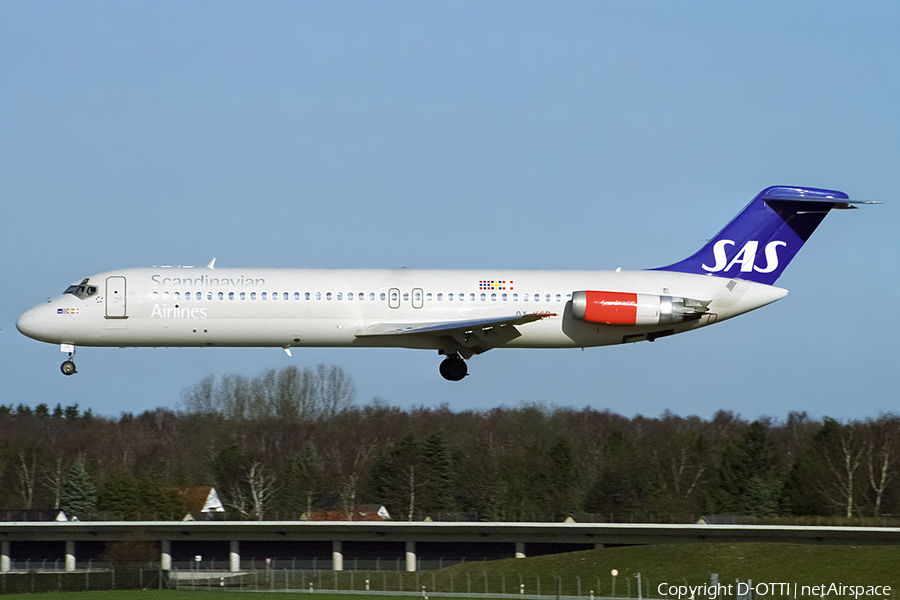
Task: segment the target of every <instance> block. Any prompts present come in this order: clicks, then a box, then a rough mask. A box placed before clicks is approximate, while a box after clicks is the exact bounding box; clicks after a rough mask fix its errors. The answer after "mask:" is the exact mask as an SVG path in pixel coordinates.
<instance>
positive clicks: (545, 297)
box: [544, 294, 550, 302]
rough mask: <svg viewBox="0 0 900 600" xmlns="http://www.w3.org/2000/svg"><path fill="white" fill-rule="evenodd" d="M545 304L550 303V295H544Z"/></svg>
mask: <svg viewBox="0 0 900 600" xmlns="http://www.w3.org/2000/svg"><path fill="white" fill-rule="evenodd" d="M544 302H550V294H544Z"/></svg>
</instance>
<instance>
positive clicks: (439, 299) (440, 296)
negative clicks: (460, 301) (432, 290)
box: [437, 292, 453, 302]
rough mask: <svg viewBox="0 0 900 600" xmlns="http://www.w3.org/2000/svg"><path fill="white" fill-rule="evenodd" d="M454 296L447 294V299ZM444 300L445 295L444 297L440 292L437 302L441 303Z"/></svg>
mask: <svg viewBox="0 0 900 600" xmlns="http://www.w3.org/2000/svg"><path fill="white" fill-rule="evenodd" d="M452 295H453V294H447V298H450V297H451V296H452ZM443 299H444V295H443V294H442V293H440V292H438V295H437V301H438V302H440V301H441V300H443ZM451 299H452V298H451Z"/></svg>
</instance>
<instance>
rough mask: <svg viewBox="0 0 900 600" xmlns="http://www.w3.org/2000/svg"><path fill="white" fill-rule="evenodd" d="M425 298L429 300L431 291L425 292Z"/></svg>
mask: <svg viewBox="0 0 900 600" xmlns="http://www.w3.org/2000/svg"><path fill="white" fill-rule="evenodd" d="M425 300H427V301H428V302H431V292H427V293H426V294H425Z"/></svg>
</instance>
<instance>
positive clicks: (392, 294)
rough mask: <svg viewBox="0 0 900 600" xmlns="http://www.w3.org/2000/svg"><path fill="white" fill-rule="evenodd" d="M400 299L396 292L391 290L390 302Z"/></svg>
mask: <svg viewBox="0 0 900 600" xmlns="http://www.w3.org/2000/svg"><path fill="white" fill-rule="evenodd" d="M399 299H400V296H398V295H397V292H391V302H396V301H397V300H399Z"/></svg>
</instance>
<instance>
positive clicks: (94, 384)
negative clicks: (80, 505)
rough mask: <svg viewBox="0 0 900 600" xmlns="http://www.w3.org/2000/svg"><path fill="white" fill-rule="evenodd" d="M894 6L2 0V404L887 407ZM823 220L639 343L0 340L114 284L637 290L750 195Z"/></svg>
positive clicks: (893, 247) (894, 336)
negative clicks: (211, 388)
mask: <svg viewBox="0 0 900 600" xmlns="http://www.w3.org/2000/svg"><path fill="white" fill-rule="evenodd" d="M898 27H900V4H898V3H896V2H866V3H846V2H820V1H815V2H813V1H791V2H787V1H785V2H752V3H751V2H723V3H718V2H694V1H687V2H671V1H665V2H641V1H638V2H633V1H627V2H626V1H620V2H536V1H533V2H499V1H498V2H467V1H454V2H137V1H136V2H66V3H63V2H8V1H0V207H2V212H0V227H2V236H0V249H2V250H0V251H2V254H0V256H2V269H3V276H4V277H3V280H4V283H5V286H4V287H5V293H4V294H2V295H0V328H2V330H0V363H2V366H0V390H2V391H0V402H2V403H4V404H10V403H12V404H18V403H20V402H22V403H25V404H29V405H31V406H34V405H36V404H38V403H41V402H46V403H48V404H50V405H51V406H53V405H55V404H56V403H58V402H59V403H62V404H63V405H67V404H72V403H75V402H77V403H78V404H79V405H80V406H81V408H82V409H86V408H92V409H93V410H94V412H95V413H99V414H104V415H118V414H119V413H121V412H122V411H131V412H141V411H144V410H149V409H153V408H155V407H157V406H175V404H176V402H177V400H178V396H179V393H180V391H181V390H182V389H183V388H185V387H186V386H189V385H191V384H193V383H195V382H197V381H199V380H200V379H202V378H203V377H204V376H206V375H208V374H210V373H213V374H228V373H239V374H243V375H247V376H254V375H256V374H258V373H260V372H261V371H262V370H263V369H266V368H276V369H280V368H283V367H285V366H287V365H290V364H294V365H297V366H306V365H314V364H317V363H325V364H329V365H339V366H341V367H343V368H344V369H345V370H346V371H347V372H348V373H349V374H350V375H351V376H352V377H353V379H354V381H355V383H356V386H357V390H358V394H359V401H360V402H368V401H370V400H371V399H372V398H374V397H376V396H379V397H381V398H383V399H384V400H386V401H387V402H389V403H392V404H397V405H400V406H403V407H409V406H413V405H425V406H433V405H437V404H440V403H444V402H446V403H448V404H449V405H450V407H451V408H453V409H457V410H462V409H489V408H492V407H495V406H499V405H507V406H514V405H517V404H519V403H520V402H527V401H537V402H547V403H551V404H557V405H563V406H575V407H582V406H592V407H594V408H599V409H604V408H609V409H610V410H612V411H614V412H618V413H621V414H624V415H627V416H632V415H635V414H638V413H640V414H643V415H647V416H656V415H659V414H660V413H662V411H663V410H665V409H667V408H668V409H670V410H672V411H673V412H675V413H677V414H681V415H689V414H697V415H700V416H702V417H710V416H711V415H712V414H713V413H714V412H715V411H716V410H718V409H725V410H733V411H736V412H739V413H740V414H741V415H742V416H744V417H745V418H755V417H757V416H760V415H772V416H775V417H779V418H784V417H786V415H787V412H788V411H789V410H798V411H803V410H805V411H808V412H809V413H810V414H811V415H812V416H815V417H819V416H821V415H829V416H832V417H835V418H840V419H847V418H865V417H870V416H871V417H875V416H877V415H878V414H879V413H880V412H882V411H889V410H895V409H896V405H897V400H898V393H897V389H898V383H900V382H898V379H900V376H898V374H897V372H898V371H897V366H896V365H897V362H898V361H897V358H898V350H897V343H898V341H897V340H898V339H900V325H898V321H900V318H898V315H897V313H898V307H900V279H898V274H900V270H898V266H897V262H898V258H900V256H898V254H900V252H898V250H900V242H898V238H897V231H898V227H897V226H898V219H897V205H898V204H897V202H898V201H897V190H898V189H900V167H898V165H900V36H897V33H896V32H897V30H898ZM774 184H787V185H805V186H816V187H826V188H833V189H839V190H843V191H845V192H847V193H849V194H850V195H851V197H853V198H858V199H862V200H879V201H883V202H885V204H884V205H882V206H875V207H865V208H864V209H862V210H857V211H842V212H838V213H836V214H832V215H829V217H828V218H827V219H826V220H825V222H824V223H823V224H822V226H821V227H820V228H819V230H818V231H817V232H816V234H815V235H814V236H813V238H812V239H811V241H810V242H809V243H808V244H807V245H806V246H805V247H804V250H803V251H802V252H801V253H800V255H799V256H798V257H797V259H795V261H794V262H793V263H792V264H791V266H790V268H788V270H787V271H786V272H785V274H784V276H782V278H781V279H780V280H779V281H778V285H779V286H781V287H785V288H787V289H789V290H790V292H791V294H790V295H789V296H788V297H787V298H785V299H783V300H781V301H779V302H778V303H776V304H774V305H772V306H769V307H766V308H764V309H761V310H759V311H757V312H754V313H750V314H748V315H745V316H743V317H740V318H739V319H735V320H732V321H729V322H726V323H722V324H720V325H717V326H715V327H711V328H707V329H704V330H702V331H698V332H693V333H690V334H687V335H683V336H676V337H673V338H668V339H663V340H659V341H657V342H655V343H653V344H650V343H641V344H636V345H629V346H619V347H609V348H597V349H589V350H586V351H580V350H571V351H570V350H494V351H491V352H488V353H486V354H484V355H482V356H478V357H475V358H474V359H473V360H472V361H471V364H470V373H471V375H470V377H468V378H467V379H466V380H464V381H463V382H460V383H457V384H453V383H449V382H445V381H444V380H442V379H441V378H440V376H439V375H438V372H437V366H438V363H439V357H438V356H437V354H436V353H432V352H426V351H414V350H362V349H346V350H338V349H332V350H322V349H304V350H296V351H294V356H293V358H288V357H287V356H286V355H285V354H284V352H282V351H281V350H280V349H247V350H244V349H116V348H83V349H81V350H80V351H79V352H78V355H77V359H78V360H77V362H78V367H79V373H78V374H77V375H75V376H73V377H68V378H67V377H64V376H63V375H61V374H60V373H59V363H60V362H61V361H62V359H63V358H64V355H63V354H61V353H60V352H59V349H58V347H55V346H51V345H48V344H41V343H39V342H36V341H33V340H30V339H28V338H25V337H24V336H22V335H20V334H19V333H18V332H17V331H16V329H15V322H16V319H17V318H18V316H19V315H20V314H21V313H22V312H24V311H25V310H27V309H28V308H30V307H31V306H33V305H35V304H38V303H40V302H42V301H44V300H46V299H47V298H48V297H50V296H53V295H57V294H59V293H60V292H62V290H63V289H65V287H66V286H67V285H69V284H70V283H71V282H73V281H76V280H80V279H82V278H83V277H87V276H89V275H92V274H95V273H98V272H102V271H106V270H111V269H116V268H125V267H140V266H151V265H158V264H191V265H198V266H202V265H205V264H206V263H207V262H209V260H210V259H211V258H212V257H214V256H215V257H217V259H218V260H217V263H216V264H217V266H219V267H226V266H234V267H316V268H318V267H338V268H339V267H364V268H369V267H371V268H380V267H388V268H394V267H408V268H488V267H489V268H508V269H614V268H616V267H620V266H621V267H622V268H624V269H642V268H649V267H655V266H660V265H664V264H669V263H671V262H674V261H676V260H678V259H681V258H683V257H685V256H687V255H688V254H690V253H692V252H694V251H695V250H696V249H698V248H699V247H700V246H701V245H702V244H703V243H704V241H705V240H706V239H707V238H709V237H711V236H712V235H713V234H715V233H716V232H717V231H718V230H719V229H720V228H721V227H722V226H723V225H724V224H725V223H726V222H727V221H728V220H729V219H730V218H731V217H732V216H733V215H734V214H736V213H737V212H738V211H739V210H740V209H741V208H742V207H743V206H744V205H745V204H746V203H747V202H748V201H749V200H750V199H751V198H752V197H753V196H754V195H755V194H756V193H757V192H759V190H761V189H762V188H764V187H767V186H769V185H774Z"/></svg>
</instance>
